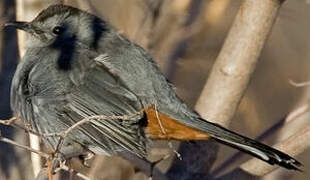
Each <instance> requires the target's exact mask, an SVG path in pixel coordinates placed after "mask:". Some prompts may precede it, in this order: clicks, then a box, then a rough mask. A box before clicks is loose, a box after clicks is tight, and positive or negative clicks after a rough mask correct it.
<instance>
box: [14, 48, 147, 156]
mask: <svg viewBox="0 0 310 180" xmlns="http://www.w3.org/2000/svg"><path fill="white" fill-rule="evenodd" d="M88 51H89V50H87V49H84V50H83V51H79V52H78V53H79V54H76V57H75V56H73V57H72V58H73V60H72V66H71V68H70V69H68V70H66V71H64V70H57V68H55V66H54V64H55V63H54V62H53V63H50V62H48V61H50V60H49V59H47V60H46V59H45V60H43V59H41V61H37V63H34V65H33V66H32V67H31V68H30V69H31V70H29V71H28V72H25V74H27V78H22V77H23V76H24V75H22V74H20V75H19V76H20V78H19V79H21V80H20V81H27V82H26V83H21V82H16V83H15V84H19V86H22V87H18V88H16V87H15V88H13V89H15V90H13V91H14V92H15V93H12V95H13V96H18V97H17V98H13V100H12V102H13V107H14V108H15V111H17V112H18V113H17V114H20V115H21V116H22V117H23V118H24V119H27V120H29V121H30V122H31V124H32V127H34V129H37V130H38V131H39V132H40V133H42V134H44V133H55V132H60V131H64V130H66V129H67V128H69V127H71V126H73V125H74V124H76V123H78V122H79V121H81V120H82V119H85V118H89V117H91V116H96V115H103V116H128V115H133V114H136V113H137V112H138V111H140V110H141V109H142V105H141V104H140V102H139V100H138V99H137V97H136V95H135V94H134V93H132V92H131V91H130V90H129V89H128V88H126V86H125V85H124V84H123V83H122V81H121V79H120V78H119V77H118V76H117V74H114V73H113V72H111V71H110V70H109V68H108V67H106V66H104V65H103V64H101V63H100V62H98V61H96V60H95V58H96V56H97V55H93V53H92V52H88ZM46 53H49V52H46ZM98 56H99V55H98ZM77 57H78V59H77ZM101 57H104V56H101ZM25 58H27V56H26V57H25ZM105 58H108V57H105ZM52 59H53V58H52ZM97 60H98V59H97ZM24 61H27V59H24ZM45 61H46V62H45ZM22 84H27V85H26V86H23V85H22ZM17 86H18V85H17ZM25 88H27V91H31V92H30V93H29V94H28V95H27V96H26V95H24V94H23V93H22V91H25ZM18 89H24V90H22V91H19V90H18ZM17 101H18V102H17ZM141 117H142V115H140V116H139V117H135V118H133V119H131V120H122V119H116V120H115V119H113V120H112V119H109V118H107V119H104V118H102V117H101V118H97V119H96V120H95V121H92V122H90V123H87V124H83V125H80V126H79V128H76V129H74V130H73V131H72V133H70V135H69V136H68V138H67V139H71V140H73V141H76V142H78V143H80V144H82V145H84V146H87V147H88V148H90V149H91V150H93V151H96V152H102V153H108V154H113V153H116V152H117V151H123V150H126V151H129V152H133V153H134V154H137V155H139V156H140V157H144V156H145V137H144V134H143V129H142V128H141V124H139V123H140V122H141V121H140V119H141ZM48 141H49V142H50V144H52V145H53V146H54V147H55V145H56V144H57V141H58V139H57V138H48Z"/></svg>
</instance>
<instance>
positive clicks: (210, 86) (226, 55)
mask: <svg viewBox="0 0 310 180" xmlns="http://www.w3.org/2000/svg"><path fill="white" fill-rule="evenodd" d="M282 2H283V0H281V1H280V0H260V1H257V0H246V1H244V2H243V3H242V5H241V7H240V9H239V11H238V14H237V16H236V18H235V21H234V23H233V25H232V27H231V29H230V31H229V34H228V36H227V38H226V40H225V43H224V45H223V47H222V50H221V52H220V54H219V55H218V57H217V59H216V61H215V63H214V65H213V68H212V70H211V73H210V75H209V78H208V81H207V84H206V85H205V87H204V89H203V91H202V93H201V95H200V98H199V100H198V102H197V105H196V110H197V111H198V112H200V114H201V115H202V117H204V118H206V119H207V120H209V121H213V122H216V123H218V124H221V125H223V126H225V127H228V125H229V124H230V121H231V119H232V117H233V115H234V113H235V111H236V109H237V107H238V105H239V102H240V100H241V98H242V96H243V94H244V92H245V90H246V88H247V86H248V83H249V80H250V77H251V75H252V73H253V71H254V69H255V66H256V63H257V61H258V57H259V55H260V53H261V50H262V48H263V46H264V43H265V41H266V39H267V37H268V34H269V32H270V30H271V28H272V25H273V24H274V21H275V19H276V16H277V14H278V10H279V8H280V6H281V4H282Z"/></svg>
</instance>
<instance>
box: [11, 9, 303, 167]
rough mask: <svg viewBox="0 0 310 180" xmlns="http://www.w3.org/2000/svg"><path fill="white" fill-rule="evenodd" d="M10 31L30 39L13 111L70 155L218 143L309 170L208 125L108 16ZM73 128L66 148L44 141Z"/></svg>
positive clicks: (59, 12) (69, 15) (79, 15)
mask: <svg viewBox="0 0 310 180" xmlns="http://www.w3.org/2000/svg"><path fill="white" fill-rule="evenodd" d="M6 26H11V27H15V28H17V29H20V30H23V31H25V32H27V33H28V40H27V42H26V47H27V48H26V52H25V55H24V56H23V57H22V60H21V62H20V63H19V65H18V67H17V70H16V72H15V75H14V78H13V82H12V86H11V108H12V110H13V112H14V114H15V115H16V116H18V117H20V118H21V119H22V120H23V122H24V123H25V125H27V126H28V127H30V128H31V129H32V130H34V131H36V132H38V133H39V134H41V135H43V136H42V137H43V141H44V142H45V143H46V144H47V145H49V146H50V147H51V148H52V149H54V150H59V152H61V153H62V154H64V156H65V157H72V156H75V155H78V154H80V153H83V152H85V151H90V152H93V153H95V154H106V155H119V154H121V153H122V152H129V153H132V154H134V155H136V156H137V157H139V158H146V156H147V147H148V144H149V142H150V141H152V140H158V139H163V140H169V139H172V140H180V141H190V140H209V139H213V140H215V141H216V142H219V143H222V144H225V145H228V146H230V147H232V148H235V149H238V150H240V151H243V152H245V153H247V154H250V155H252V156H254V157H256V158H258V159H261V160H263V161H265V162H267V163H269V164H272V165H279V166H281V167H284V168H286V169H292V170H298V169H299V167H300V166H301V165H302V164H301V163H300V162H298V161H297V160H296V159H294V158H293V157H291V156H289V155H287V154H285V153H283V152H281V151H279V150H276V149H274V148H272V147H270V146H267V145H265V144H263V143H260V142H258V141H255V140H253V139H250V138H248V137H245V136H243V135H240V134H238V133H236V132H233V131H231V130H228V129H226V128H224V127H222V126H220V125H218V124H216V123H213V122H209V121H207V120H205V119H203V118H202V117H201V116H200V115H199V114H198V113H196V112H195V111H194V110H192V109H191V108H189V107H188V106H187V105H186V103H185V102H184V101H183V100H182V99H181V98H179V97H178V96H177V94H176V92H175V90H174V87H173V85H172V84H171V83H170V82H169V81H168V80H167V78H166V77H165V76H164V75H163V73H162V72H161V71H160V69H159V67H158V66H157V64H156V63H155V61H154V60H153V58H152V56H151V55H150V54H149V53H148V52H147V51H146V50H145V49H143V48H142V47H141V46H139V45H137V44H136V43H134V42H132V41H130V40H129V39H128V38H126V37H125V36H124V35H122V34H120V33H118V31H117V29H116V28H114V27H113V26H112V25H111V24H110V23H109V22H108V21H106V20H104V19H102V18H99V17H97V16H95V15H93V14H91V13H89V12H86V11H83V10H80V9H78V8H75V7H71V6H67V5H60V4H57V5H51V6H49V7H47V8H46V9H44V10H42V11H41V12H40V13H39V14H38V15H37V16H36V17H35V18H34V19H33V20H32V21H30V22H22V21H19V22H17V21H15V22H9V23H7V24H6ZM85 119H88V121H84V122H85V123H81V121H83V120H85ZM86 122H87V123H86ZM77 124H78V125H77ZM73 127H74V128H73ZM70 128H71V131H70V132H68V133H67V136H65V137H63V143H62V146H59V141H60V139H61V137H59V136H44V135H47V134H53V133H59V132H65V131H67V130H68V129H70ZM58 148H59V149H58Z"/></svg>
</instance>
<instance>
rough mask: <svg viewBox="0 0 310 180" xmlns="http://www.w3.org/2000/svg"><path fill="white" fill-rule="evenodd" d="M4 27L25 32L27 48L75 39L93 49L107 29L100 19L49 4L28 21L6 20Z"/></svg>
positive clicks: (72, 8) (82, 12) (72, 41)
mask: <svg viewBox="0 0 310 180" xmlns="http://www.w3.org/2000/svg"><path fill="white" fill-rule="evenodd" d="M6 26H11V27H15V28H17V29H21V30H23V31H26V32H27V33H28V34H29V35H30V36H29V37H28V41H27V43H26V44H27V46H29V47H45V46H55V47H58V46H62V45H63V44H68V43H69V44H70V43H75V41H78V42H81V43H84V44H86V45H89V46H90V47H94V48H96V47H97V45H98V42H99V40H100V39H101V38H102V37H103V36H104V34H105V33H107V32H108V29H109V28H108V25H107V23H106V22H104V21H103V20H101V19H100V18H98V17H96V16H94V15H92V14H90V13H87V12H85V11H82V10H79V9H77V8H74V7H71V6H65V5H52V6H49V7H48V8H47V9H45V10H43V11H41V12H40V13H39V14H38V16H37V17H36V18H35V19H34V20H32V21H30V22H10V23H7V24H6Z"/></svg>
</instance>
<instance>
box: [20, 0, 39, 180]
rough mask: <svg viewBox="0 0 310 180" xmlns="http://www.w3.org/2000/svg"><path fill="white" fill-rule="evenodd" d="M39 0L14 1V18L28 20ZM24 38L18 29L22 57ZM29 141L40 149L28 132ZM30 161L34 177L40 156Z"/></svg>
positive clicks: (23, 34) (32, 145) (33, 146)
mask: <svg viewBox="0 0 310 180" xmlns="http://www.w3.org/2000/svg"><path fill="white" fill-rule="evenodd" d="M38 2H39V1H38V0H31V1H27V2H26V1H24V0H17V1H16V3H17V4H16V10H17V13H16V15H17V16H16V19H17V20H20V21H30V20H31V19H32V18H33V17H34V16H35V14H36V13H37V11H38V8H35V7H37V6H35V5H36V4H37V3H38ZM25 3H27V6H28V5H29V6H30V8H28V9H27V8H26V7H25V5H26V4H25ZM30 9H31V10H30ZM25 40H26V34H25V32H22V31H19V32H18V46H19V54H20V56H21V57H22V56H23V55H24V54H25V51H26V50H25ZM29 142H30V147H31V148H33V149H35V150H38V151H39V150H40V140H39V137H38V136H36V135H34V134H31V133H29ZM31 161H32V166H33V173H34V176H35V177H36V176H37V174H38V173H39V172H40V170H41V157H40V156H39V155H38V154H36V153H31Z"/></svg>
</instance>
